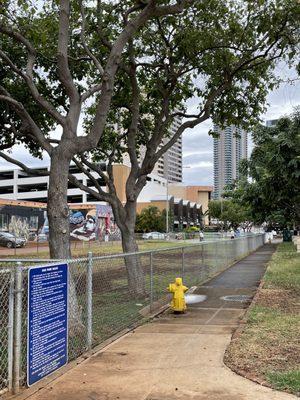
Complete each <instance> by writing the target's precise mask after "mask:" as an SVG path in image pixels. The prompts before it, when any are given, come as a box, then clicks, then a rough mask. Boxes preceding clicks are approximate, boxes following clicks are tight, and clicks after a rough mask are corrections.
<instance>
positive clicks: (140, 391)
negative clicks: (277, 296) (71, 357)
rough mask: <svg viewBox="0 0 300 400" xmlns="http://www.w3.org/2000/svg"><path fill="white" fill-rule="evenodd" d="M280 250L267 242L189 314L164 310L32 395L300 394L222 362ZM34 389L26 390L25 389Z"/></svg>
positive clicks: (70, 398)
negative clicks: (266, 383) (269, 385)
mask: <svg viewBox="0 0 300 400" xmlns="http://www.w3.org/2000/svg"><path fill="white" fill-rule="evenodd" d="M274 250H275V247H274V246H273V245H265V246H264V247H262V248H261V249H259V250H258V251H256V252H255V253H253V254H251V255H250V256H248V257H246V258H245V259H244V260H242V261H240V262H238V263H237V264H235V265H234V266H232V267H231V268H229V269H228V270H227V271H225V272H223V273H222V274H221V275H219V276H218V277H216V278H214V279H212V280H211V281H210V282H208V283H207V284H206V286H204V287H200V288H199V289H197V291H196V292H197V293H199V294H204V295H206V296H207V299H206V300H205V301H204V302H201V303H195V304H193V305H190V306H189V310H188V312H187V313H186V314H184V315H173V314H171V313H170V312H166V313H164V314H162V315H161V316H160V317H158V318H156V319H155V320H154V321H153V322H152V323H149V324H147V325H144V326H142V327H140V328H138V329H136V330H135V331H134V332H132V333H130V334H128V335H126V336H124V337H123V338H121V339H119V340H118V341H116V342H114V343H112V344H111V345H110V346H108V347H107V348H106V349H104V350H103V351H101V352H99V353H97V354H95V355H94V356H93V357H91V358H90V359H88V360H86V361H85V362H83V363H82V364H80V365H78V366H77V367H75V368H73V369H72V370H70V371H68V372H67V373H65V374H64V375H63V376H61V377H59V378H57V379H56V380H55V381H53V382H52V383H51V384H49V385H48V386H46V387H44V388H42V389H40V390H39V391H38V392H36V393H35V394H33V395H31V396H30V399H31V400H58V399H59V400H84V399H88V400H117V399H120V400H288V399H296V397H295V396H292V395H289V394H285V393H281V392H277V391H274V390H271V389H268V388H266V387H262V386H260V385H257V384H255V383H253V382H251V381H249V380H247V379H245V378H242V377H240V376H238V375H236V374H235V373H233V372H232V371H231V370H229V369H228V368H227V367H226V366H225V365H224V364H223V356H224V352H225V349H226V347H227V346H228V344H229V343H230V340H231V335H232V332H233V331H234V330H235V329H236V327H237V326H238V323H239V320H240V318H241V317H242V316H243V315H244V313H245V310H246V308H247V307H248V305H249V302H250V300H249V299H251V298H252V297H253V295H254V293H255V291H256V288H257V286H258V284H259V282H260V279H261V277H262V276H263V274H264V271H265V267H266V263H267V262H268V261H269V259H270V257H271V255H272V253H273V251H274ZM196 292H194V293H196ZM232 295H238V296H240V295H242V296H249V297H241V298H238V300H241V299H243V300H246V301H244V302H241V301H227V300H224V299H222V297H224V296H232ZM231 300H233V299H232V298H231ZM28 395H29V393H28V392H27V393H26V392H25V393H23V394H22V395H21V397H22V398H23V399H25V398H27V397H28Z"/></svg>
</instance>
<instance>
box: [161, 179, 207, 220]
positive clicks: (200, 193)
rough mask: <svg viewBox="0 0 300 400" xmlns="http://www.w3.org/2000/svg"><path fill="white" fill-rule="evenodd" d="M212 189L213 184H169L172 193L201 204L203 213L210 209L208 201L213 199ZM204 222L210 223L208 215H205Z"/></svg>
mask: <svg viewBox="0 0 300 400" xmlns="http://www.w3.org/2000/svg"><path fill="white" fill-rule="evenodd" d="M212 191H213V187H212V186H184V185H183V184H170V185H169V194H170V195H172V196H174V197H180V198H182V199H184V200H189V201H191V202H195V203H197V204H201V206H202V212H203V214H205V212H206V211H207V210H208V203H209V201H210V199H211V193H212ZM204 224H205V225H208V224H209V218H208V216H205V218H204Z"/></svg>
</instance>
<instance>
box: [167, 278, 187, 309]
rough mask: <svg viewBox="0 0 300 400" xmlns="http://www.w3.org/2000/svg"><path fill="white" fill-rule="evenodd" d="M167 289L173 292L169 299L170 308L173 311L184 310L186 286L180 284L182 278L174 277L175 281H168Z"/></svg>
mask: <svg viewBox="0 0 300 400" xmlns="http://www.w3.org/2000/svg"><path fill="white" fill-rule="evenodd" d="M167 289H168V291H169V292H170V293H172V294H173V299H172V301H171V308H172V310H173V311H175V312H184V311H185V310H186V304H185V299H184V293H185V292H186V291H187V290H188V288H187V287H186V286H184V285H183V284H182V278H176V279H175V283H170V284H169V287H168V288H167Z"/></svg>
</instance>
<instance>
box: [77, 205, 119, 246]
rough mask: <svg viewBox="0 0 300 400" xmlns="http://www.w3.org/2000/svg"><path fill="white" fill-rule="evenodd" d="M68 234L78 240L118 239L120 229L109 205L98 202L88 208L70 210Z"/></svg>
mask: <svg viewBox="0 0 300 400" xmlns="http://www.w3.org/2000/svg"><path fill="white" fill-rule="evenodd" d="M70 236H71V239H73V240H80V241H93V240H99V241H108V240H119V239H120V231H119V229H118V227H117V225H116V223H115V221H114V217H113V213H112V209H111V207H110V206H106V205H102V204H99V205H95V208H92V209H90V210H71V212H70Z"/></svg>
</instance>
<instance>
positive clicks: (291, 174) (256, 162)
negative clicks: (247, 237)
mask: <svg viewBox="0 0 300 400" xmlns="http://www.w3.org/2000/svg"><path fill="white" fill-rule="evenodd" d="M253 141H254V145H255V147H254V150H253V152H252V155H251V157H250V159H249V161H248V162H247V161H244V162H243V168H244V170H245V171H247V172H248V174H249V176H250V178H251V180H250V181H247V180H242V181H240V182H239V183H237V185H236V186H235V187H234V188H233V190H231V191H230V193H229V195H230V196H231V198H232V200H233V201H234V202H236V203H239V204H243V205H244V206H246V207H247V208H248V209H249V210H250V212H251V216H252V219H253V220H254V221H255V222H257V223H260V224H261V223H264V222H265V223H267V224H268V225H270V226H279V227H281V228H284V227H287V226H289V227H293V226H295V225H296V226H297V225H298V226H299V225H300V111H296V112H295V113H294V115H292V116H291V117H284V118H281V119H279V120H278V121H277V123H276V125H274V126H273V127H266V126H259V127H257V129H256V130H255V132H254V134H253Z"/></svg>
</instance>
